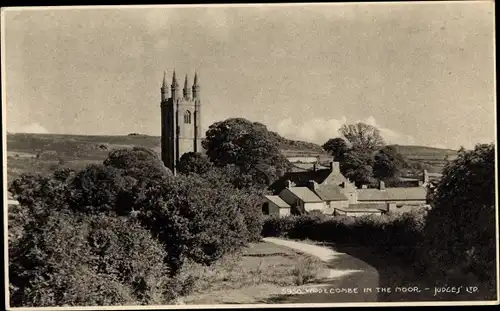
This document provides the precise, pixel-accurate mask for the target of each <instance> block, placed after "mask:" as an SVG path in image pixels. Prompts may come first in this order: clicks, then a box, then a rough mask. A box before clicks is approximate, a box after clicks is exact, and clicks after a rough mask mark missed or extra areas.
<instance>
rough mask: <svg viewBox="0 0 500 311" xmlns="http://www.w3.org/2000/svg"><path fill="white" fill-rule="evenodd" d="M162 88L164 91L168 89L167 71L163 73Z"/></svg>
mask: <svg viewBox="0 0 500 311" xmlns="http://www.w3.org/2000/svg"><path fill="white" fill-rule="evenodd" d="M161 88H162V89H166V88H167V72H166V71H164V72H163V84H162V85H161Z"/></svg>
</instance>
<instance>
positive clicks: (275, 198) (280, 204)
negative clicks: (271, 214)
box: [264, 195, 290, 208]
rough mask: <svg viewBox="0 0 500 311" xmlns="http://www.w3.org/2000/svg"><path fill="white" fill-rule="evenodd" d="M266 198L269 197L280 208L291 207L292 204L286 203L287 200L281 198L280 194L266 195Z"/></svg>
mask: <svg viewBox="0 0 500 311" xmlns="http://www.w3.org/2000/svg"><path fill="white" fill-rule="evenodd" d="M264 197H265V198H266V199H268V200H269V201H271V202H272V203H274V204H276V205H277V206H278V207H280V208H287V207H290V205H288V203H286V202H285V201H283V199H282V198H280V197H279V196H277V195H266V196H264Z"/></svg>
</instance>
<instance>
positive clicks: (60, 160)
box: [7, 132, 457, 179]
mask: <svg viewBox="0 0 500 311" xmlns="http://www.w3.org/2000/svg"><path fill="white" fill-rule="evenodd" d="M272 135H275V138H276V139H277V140H278V142H279V144H280V148H281V150H282V152H283V154H285V155H286V156H288V157H293V156H295V157H297V156H319V155H325V154H326V152H325V151H324V150H323V148H322V147H321V146H320V145H318V144H314V143H310V142H304V141H298V140H290V139H287V138H284V137H282V136H280V135H279V134H277V133H273V132H272ZM134 146H140V147H145V148H150V149H153V150H154V151H156V152H158V153H159V152H160V150H161V149H160V137H158V136H148V135H141V134H137V133H131V134H129V135H122V136H87V135H62V134H22V133H8V134H7V156H8V159H7V163H8V173H9V174H8V175H9V179H11V178H13V177H16V176H19V174H20V173H24V172H31V173H43V172H48V171H51V170H52V169H54V167H56V166H61V165H64V166H68V167H73V168H81V167H84V166H85V165H87V164H89V163H100V162H102V161H103V160H104V159H105V158H106V157H107V155H108V153H109V152H110V151H111V150H113V149H117V148H130V147H134ZM394 147H396V148H397V150H398V151H399V152H400V153H401V154H403V156H404V157H405V158H406V159H408V161H410V162H413V163H423V164H425V166H426V168H428V169H429V172H439V171H440V170H441V169H442V167H443V165H444V163H446V160H445V158H446V157H447V156H454V155H456V154H457V151H455V150H450V149H439V148H431V147H423V146H401V145H394Z"/></svg>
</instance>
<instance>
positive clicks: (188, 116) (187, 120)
mask: <svg viewBox="0 0 500 311" xmlns="http://www.w3.org/2000/svg"><path fill="white" fill-rule="evenodd" d="M184 123H187V124H191V111H189V110H188V111H186V112H185V113H184Z"/></svg>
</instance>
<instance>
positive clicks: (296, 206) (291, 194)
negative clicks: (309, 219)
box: [279, 186, 326, 212]
mask: <svg viewBox="0 0 500 311" xmlns="http://www.w3.org/2000/svg"><path fill="white" fill-rule="evenodd" d="M279 197H280V198H281V199H283V201H285V202H286V203H287V204H288V205H290V206H291V209H292V210H294V211H306V212H310V211H313V210H319V211H323V210H324V209H325V207H326V206H325V202H323V200H322V199H321V198H319V197H318V196H317V195H316V194H315V193H314V192H312V191H311V190H309V188H307V187H292V186H288V187H286V188H285V189H283V190H282V191H281V192H280V194H279Z"/></svg>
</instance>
